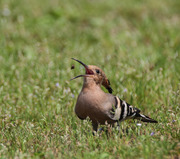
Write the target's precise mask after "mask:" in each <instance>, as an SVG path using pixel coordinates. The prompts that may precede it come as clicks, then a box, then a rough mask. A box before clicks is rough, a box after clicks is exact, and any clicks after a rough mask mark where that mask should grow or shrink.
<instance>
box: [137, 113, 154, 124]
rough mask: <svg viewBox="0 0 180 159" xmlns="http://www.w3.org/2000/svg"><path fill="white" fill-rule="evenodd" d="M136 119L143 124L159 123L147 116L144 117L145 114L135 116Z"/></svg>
mask: <svg viewBox="0 0 180 159" xmlns="http://www.w3.org/2000/svg"><path fill="white" fill-rule="evenodd" d="M135 118H136V119H139V120H141V121H142V122H147V123H158V122H157V121H156V120H154V119H152V118H150V117H148V116H146V115H143V114H140V113H139V114H137V115H136V116H135Z"/></svg>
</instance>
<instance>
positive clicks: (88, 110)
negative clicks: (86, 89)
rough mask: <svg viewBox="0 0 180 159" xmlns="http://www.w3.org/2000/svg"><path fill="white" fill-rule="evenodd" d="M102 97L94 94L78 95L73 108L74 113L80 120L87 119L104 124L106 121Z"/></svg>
mask: <svg viewBox="0 0 180 159" xmlns="http://www.w3.org/2000/svg"><path fill="white" fill-rule="evenodd" d="M103 101H104V99H103V96H101V95H99V94H94V93H80V95H79V97H78V99H77V103H76V106H75V113H76V115H77V116H78V117H79V118H80V119H86V118H87V117H89V118H90V119H91V120H92V121H93V122H98V123H101V124H104V121H105V120H108V116H107V115H106V111H107V110H106V107H105V106H104V105H103Z"/></svg>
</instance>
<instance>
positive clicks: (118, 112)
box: [108, 96, 157, 123]
mask: <svg viewBox="0 0 180 159" xmlns="http://www.w3.org/2000/svg"><path fill="white" fill-rule="evenodd" d="M114 100H115V105H112V108H111V110H110V111H109V115H108V116H109V117H110V118H111V119H112V120H115V121H123V120H126V119H128V118H133V119H139V120H141V121H143V122H150V123H157V121H156V120H153V119H151V118H149V117H148V116H145V115H143V114H141V113H140V110H139V109H137V108H134V107H133V106H132V105H130V104H128V103H127V102H125V101H123V100H121V99H120V98H118V97H117V96H114Z"/></svg>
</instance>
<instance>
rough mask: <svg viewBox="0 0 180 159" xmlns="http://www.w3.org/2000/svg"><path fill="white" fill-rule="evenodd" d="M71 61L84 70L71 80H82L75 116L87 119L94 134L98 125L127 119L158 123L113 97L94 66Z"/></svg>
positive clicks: (102, 75) (106, 80) (97, 68)
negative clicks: (81, 66)
mask: <svg viewBox="0 0 180 159" xmlns="http://www.w3.org/2000/svg"><path fill="white" fill-rule="evenodd" d="M72 59H73V60H75V61H77V62H79V63H80V64H81V65H83V66H84V68H85V74H82V75H78V76H76V77H74V78H72V79H71V80H74V79H76V78H79V77H83V78H84V82H83V86H82V89H81V92H80V94H79V95H78V98H77V102H76V105H75V114H76V115H77V117H78V118H79V119H81V120H85V119H86V118H87V117H88V118H89V119H90V121H91V122H92V127H93V130H94V131H95V132H97V130H98V126H99V125H106V124H109V125H111V126H114V125H115V123H118V124H119V123H120V122H122V121H124V120H127V119H138V120H141V121H142V122H147V123H158V122H157V121H156V120H154V119H152V118H150V117H148V116H146V115H143V114H141V111H140V110H139V109H138V108H135V107H133V106H132V105H130V104H128V103H127V102H126V101H124V100H122V99H120V98H119V97H118V96H115V95H113V94H112V92H113V89H112V88H111V86H110V81H109V80H108V78H107V77H106V75H105V73H104V72H103V70H102V69H100V68H99V67H97V66H95V65H86V64H84V63H83V62H82V61H80V60H77V59H75V58H72ZM101 86H104V87H105V88H106V89H107V90H108V92H109V93H106V92H104V91H103V90H102V88H101Z"/></svg>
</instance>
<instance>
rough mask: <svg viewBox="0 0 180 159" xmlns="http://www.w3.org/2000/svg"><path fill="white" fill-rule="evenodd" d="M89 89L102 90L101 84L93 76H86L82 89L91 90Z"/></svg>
mask: <svg viewBox="0 0 180 159" xmlns="http://www.w3.org/2000/svg"><path fill="white" fill-rule="evenodd" d="M89 90H96V91H97V90H100V91H102V90H101V85H100V84H98V83H96V82H95V81H94V79H93V78H84V83H83V88H82V91H83V92H84V91H89Z"/></svg>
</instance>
